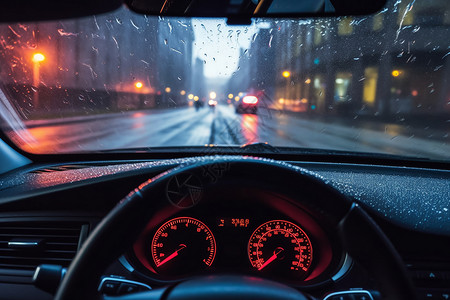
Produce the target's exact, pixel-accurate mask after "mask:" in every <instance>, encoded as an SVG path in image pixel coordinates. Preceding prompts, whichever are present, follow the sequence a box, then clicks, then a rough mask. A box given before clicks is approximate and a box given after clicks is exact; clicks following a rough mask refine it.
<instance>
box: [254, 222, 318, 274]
mask: <svg viewBox="0 0 450 300" xmlns="http://www.w3.org/2000/svg"><path fill="white" fill-rule="evenodd" d="M248 257H249V259H250V263H251V264H252V266H253V267H254V268H255V269H256V270H258V271H261V272H269V273H270V274H274V275H275V274H278V275H285V274H286V273H291V274H292V275H295V277H301V278H304V277H305V276H306V275H307V274H308V273H309V268H310V266H311V261H312V247H311V242H310V241H309V238H308V236H307V235H306V233H305V232H304V231H303V230H302V229H301V228H300V227H298V226H297V225H295V224H294V223H291V222H288V221H283V220H273V221H269V222H266V223H264V224H262V225H261V226H259V227H258V228H257V229H256V230H255V232H253V234H252V236H251V237H250V240H249V242H248Z"/></svg>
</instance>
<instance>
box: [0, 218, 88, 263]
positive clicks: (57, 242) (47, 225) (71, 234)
mask: <svg viewBox="0 0 450 300" xmlns="http://www.w3.org/2000/svg"><path fill="white" fill-rule="evenodd" d="M87 230H88V225H83V224H81V223H68V222H6V223H0V268H3V269H19V270H34V269H35V268H36V267H37V266H38V265H40V264H56V265H62V266H65V267H67V266H68V265H69V264H70V262H71V260H72V258H73V257H74V256H75V254H76V252H77V250H78V245H79V244H80V237H83V236H85V235H86V233H87Z"/></svg>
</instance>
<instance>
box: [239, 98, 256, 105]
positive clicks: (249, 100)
mask: <svg viewBox="0 0 450 300" xmlns="http://www.w3.org/2000/svg"><path fill="white" fill-rule="evenodd" d="M242 102H244V103H246V104H256V103H258V98H256V97H255V96H245V97H244V98H243V99H242Z"/></svg>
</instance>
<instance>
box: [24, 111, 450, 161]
mask: <svg viewBox="0 0 450 300" xmlns="http://www.w3.org/2000/svg"><path fill="white" fill-rule="evenodd" d="M357 124H358V125H360V124H363V123H361V122H358V123H356V122H355V123H354V124H352V123H350V124H349V123H348V122H347V123H345V122H336V121H333V122H332V121H329V120H328V121H325V120H317V119H316V120H311V119H305V118H301V117H298V116H294V115H293V114H289V113H283V112H275V111H262V110H261V111H260V112H259V113H258V115H251V114H242V115H240V114H236V113H235V112H234V109H233V107H230V106H218V107H216V109H215V110H211V109H210V108H208V107H205V108H202V109H200V110H199V111H195V109H194V108H193V107H185V108H178V109H173V110H169V109H168V110H153V111H142V112H128V113H123V114H108V115H98V116H90V117H87V118H79V117H78V118H68V119H65V120H52V121H30V122H28V123H27V124H26V125H27V126H28V127H29V128H28V130H27V131H23V132H22V133H21V135H22V136H23V137H25V138H26V139H27V141H28V142H29V144H28V145H26V146H24V147H25V149H26V150H28V151H31V152H34V153H43V152H79V151H93V150H101V149H119V148H136V147H148V146H152V147H162V146H164V147H167V146H185V145H205V144H218V145H241V144H245V143H254V142H268V143H270V144H271V145H274V146H294V147H306V148H318V149H333V150H344V151H359V152H375V153H390V154H399V155H412V156H420V157H431V158H435V159H449V158H450V143H449V142H450V140H449V138H448V133H447V132H445V131H444V130H442V131H441V132H434V133H433V134H432V135H431V136H427V134H428V133H423V132H417V133H416V134H414V132H411V128H403V127H402V126H398V125H388V124H381V125H380V123H377V124H376V126H370V124H365V126H363V127H364V128H361V127H359V128H358V127H357V126H356V125H357Z"/></svg>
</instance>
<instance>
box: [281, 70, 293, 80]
mask: <svg viewBox="0 0 450 300" xmlns="http://www.w3.org/2000/svg"><path fill="white" fill-rule="evenodd" d="M282 75H283V77H284V78H289V77H291V72H289V71H284V72H283V73H282Z"/></svg>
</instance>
